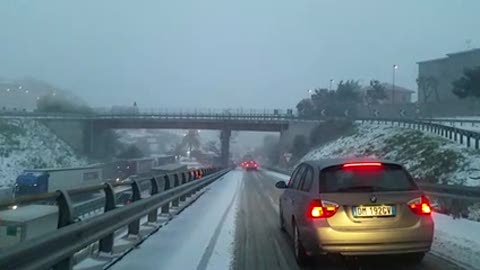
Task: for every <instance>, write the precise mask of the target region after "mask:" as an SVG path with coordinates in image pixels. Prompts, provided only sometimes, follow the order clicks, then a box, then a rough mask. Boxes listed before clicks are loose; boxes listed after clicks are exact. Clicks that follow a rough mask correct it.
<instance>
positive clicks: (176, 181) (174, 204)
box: [172, 173, 180, 207]
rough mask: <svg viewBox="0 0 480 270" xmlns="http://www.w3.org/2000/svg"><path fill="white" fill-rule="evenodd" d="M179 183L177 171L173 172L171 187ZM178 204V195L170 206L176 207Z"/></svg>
mask: <svg viewBox="0 0 480 270" xmlns="http://www.w3.org/2000/svg"><path fill="white" fill-rule="evenodd" d="M179 185H180V183H179V180H178V173H175V174H174V175H173V187H178V186H179ZM178 205H179V200H178V197H177V198H176V199H175V200H173V201H172V207H178Z"/></svg>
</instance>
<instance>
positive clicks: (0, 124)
mask: <svg viewBox="0 0 480 270" xmlns="http://www.w3.org/2000/svg"><path fill="white" fill-rule="evenodd" d="M86 163H87V162H86V160H82V159H81V158H79V157H77V156H76V154H75V153H74V151H73V149H72V148H71V147H70V146H69V145H67V144H66V143H65V142H64V141H62V140H60V139H59V138H58V137H57V136H55V134H53V133H52V132H51V131H50V130H49V129H48V128H47V127H45V126H44V125H42V124H41V123H39V122H37V121H34V120H26V119H15V120H0V186H2V185H12V184H13V183H14V182H15V179H16V178H17V176H18V175H19V174H20V173H21V172H22V171H23V170H24V169H33V168H61V167H75V166H82V165H85V164H86Z"/></svg>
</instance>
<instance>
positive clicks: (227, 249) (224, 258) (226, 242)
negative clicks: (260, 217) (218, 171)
mask: <svg viewBox="0 0 480 270" xmlns="http://www.w3.org/2000/svg"><path fill="white" fill-rule="evenodd" d="M241 180H242V172H241V171H233V172H230V173H228V174H227V175H225V176H224V177H222V179H219V180H217V181H215V182H214V183H213V184H211V185H210V186H209V187H208V190H207V191H206V192H205V194H203V195H202V196H201V197H200V198H199V199H198V200H197V201H196V202H194V203H193V204H192V205H191V206H190V207H188V208H186V209H185V210H184V211H183V212H182V213H180V214H179V215H178V216H176V217H175V218H173V219H172V220H171V221H170V222H169V223H168V224H167V225H166V226H164V227H163V228H161V229H160V230H159V231H158V232H157V233H155V234H154V235H152V236H151V237H149V238H147V239H146V240H145V242H144V243H142V244H141V245H140V246H139V247H138V249H136V250H134V251H132V252H130V253H129V254H127V255H126V256H125V258H123V259H122V260H120V261H119V262H118V263H116V264H115V265H114V266H113V267H112V269H115V270H123V269H125V270H127V269H128V270H130V269H138V270H149V269H151V270H154V269H155V270H157V269H175V270H176V269H179V270H180V269H181V270H188V269H198V270H204V269H209V270H213V269H218V270H221V269H228V268H229V267H230V261H231V259H232V253H233V246H232V242H233V237H234V219H235V212H236V200H237V198H238V196H237V194H238V192H239V190H240V188H241Z"/></svg>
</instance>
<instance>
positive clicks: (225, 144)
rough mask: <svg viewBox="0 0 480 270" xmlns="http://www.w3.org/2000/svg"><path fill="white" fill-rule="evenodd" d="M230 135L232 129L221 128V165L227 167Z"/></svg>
mask: <svg viewBox="0 0 480 270" xmlns="http://www.w3.org/2000/svg"><path fill="white" fill-rule="evenodd" d="M231 136H232V130H230V129H223V130H222V131H221V132H220V144H221V153H222V156H221V158H222V166H225V167H227V166H228V165H229V160H230V137H231Z"/></svg>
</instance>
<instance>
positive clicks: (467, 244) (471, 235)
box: [432, 213, 480, 269]
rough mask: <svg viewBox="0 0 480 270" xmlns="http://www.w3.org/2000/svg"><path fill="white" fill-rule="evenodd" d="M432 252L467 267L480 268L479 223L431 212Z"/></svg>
mask: <svg viewBox="0 0 480 270" xmlns="http://www.w3.org/2000/svg"><path fill="white" fill-rule="evenodd" d="M433 219H434V221H435V234H434V240H433V244H432V252H434V253H436V254H438V255H440V256H442V257H445V258H447V259H449V260H451V261H453V262H458V263H459V264H460V265H463V266H465V267H467V268H468V269H480V233H479V232H480V223H479V222H475V221H470V220H466V219H453V218H452V217H450V216H446V215H442V214H437V213H434V214H433Z"/></svg>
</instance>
